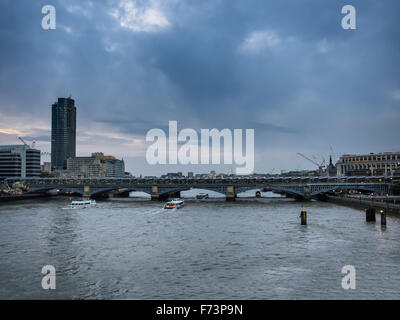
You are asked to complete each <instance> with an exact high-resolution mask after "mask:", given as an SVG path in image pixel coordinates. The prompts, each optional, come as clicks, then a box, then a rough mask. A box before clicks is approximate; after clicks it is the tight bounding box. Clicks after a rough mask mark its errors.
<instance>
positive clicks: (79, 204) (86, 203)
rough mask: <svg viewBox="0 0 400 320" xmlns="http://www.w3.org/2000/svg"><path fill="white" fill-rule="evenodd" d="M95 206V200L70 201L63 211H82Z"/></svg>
mask: <svg viewBox="0 0 400 320" xmlns="http://www.w3.org/2000/svg"><path fill="white" fill-rule="evenodd" d="M94 206H96V200H91V199H83V200H75V201H72V202H71V203H70V204H69V205H68V206H66V207H65V208H63V209H83V208H89V207H94Z"/></svg>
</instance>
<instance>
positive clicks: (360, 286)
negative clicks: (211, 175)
mask: <svg viewBox="0 0 400 320" xmlns="http://www.w3.org/2000/svg"><path fill="white" fill-rule="evenodd" d="M65 201H66V200H65V199H60V198H58V199H51V200H32V201H23V202H17V203H3V204H0V298H2V299H20V298H94V299H101V298H111V299H112V298H118V299H119V298H122V299H125V298H127V299H267V298H269V299H306V298H309V299H337V298H343V299H360V298H361V299H365V298H367V299H377V298H384V299H394V298H396V299H399V298H400V273H399V272H398V269H399V266H400V218H399V217H398V216H388V218H387V223H388V226H387V228H386V230H382V228H381V226H380V225H379V217H378V219H377V223H376V224H367V223H366V222H365V216H364V213H363V212H362V211H361V210H356V209H351V208H347V207H343V206H338V205H334V204H330V203H321V202H309V203H299V202H294V201H292V200H289V199H279V198H276V199H252V200H246V199H239V200H238V201H236V202H235V203H227V202H224V201H222V200H218V199H210V200H208V201H197V200H187V201H186V206H185V207H184V208H183V209H180V210H177V211H164V210H161V207H162V203H160V202H152V201H147V200H138V199H136V200H135V199H118V200H117V199H113V200H107V201H102V202H98V207H97V208H88V209H82V210H62V207H63V206H64V205H65ZM302 209H305V210H307V212H308V225H307V226H301V225H300V222H299V213H300V211H301V210H302ZM48 264H50V265H54V266H55V268H56V270H57V280H56V284H57V289H56V290H48V291H46V290H43V289H42V287H41V279H42V274H41V269H42V266H44V265H48ZM348 264H350V265H354V266H355V268H356V271H357V274H356V281H357V282H356V285H357V287H356V290H353V291H351V290H349V291H345V290H343V289H342V287H341V281H342V277H343V276H344V275H343V274H341V269H342V267H343V266H344V265H348Z"/></svg>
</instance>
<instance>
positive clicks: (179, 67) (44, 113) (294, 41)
mask: <svg viewBox="0 0 400 320" xmlns="http://www.w3.org/2000/svg"><path fill="white" fill-rule="evenodd" d="M124 3H125V4H126V3H128V1H127V0H126V1H125V0H123V1H119V0H115V1H111V0H110V1H52V3H51V4H53V5H54V6H55V7H56V9H57V29H56V30H54V31H44V30H42V29H41V27H40V22H41V18H42V15H41V13H40V11H41V7H42V6H43V5H44V4H48V3H43V2H41V1H22V0H17V1H7V0H6V1H2V2H1V4H0V16H1V19H0V30H1V31H0V40H1V43H2V50H1V53H0V55H1V56H0V58H1V59H0V114H7V115H10V116H11V115H12V116H14V117H18V116H21V117H22V116H23V117H26V118H29V119H32V121H35V119H42V118H43V117H47V119H48V121H49V119H50V118H49V113H50V105H51V103H53V102H54V101H55V100H56V99H57V97H58V96H68V95H70V94H71V95H72V97H73V98H75V100H76V105H77V108H78V125H79V127H80V129H81V130H83V129H86V128H92V127H96V130H102V131H103V133H107V132H109V133H122V134H126V135H127V137H138V136H140V137H143V136H144V135H145V134H146V132H147V131H148V130H150V129H152V128H161V129H164V130H167V126H168V120H178V126H179V127H180V128H187V127H191V128H194V129H196V130H199V129H200V128H214V127H215V128H220V129H222V128H254V129H255V131H256V153H257V154H259V155H260V156H258V158H256V160H257V161H259V163H262V164H260V165H261V168H268V166H269V165H268V164H265V163H266V162H265V161H262V159H261V155H262V156H263V157H264V156H265V155H264V154H263V152H264V151H265V150H266V149H268V148H278V147H279V148H281V147H282V146H284V147H286V148H288V149H291V150H293V147H296V148H299V150H297V151H301V150H307V151H308V150H310V151H312V152H313V153H316V154H317V153H319V154H321V153H326V152H329V145H334V146H335V148H336V149H337V150H338V152H374V151H385V150H394V149H399V148H400V146H399V143H398V129H397V123H398V121H400V115H399V114H400V112H399V110H400V105H399V104H400V98H396V97H398V95H396V94H395V92H397V91H396V90H400V80H399V79H400V65H399V63H398V57H399V56H400V44H399V40H398V39H399V36H400V34H399V33H400V31H399V30H400V22H399V21H400V20H399V18H400V17H399V12H400V10H399V9H400V3H399V2H398V1H395V0H383V1H372V0H363V1H360V0H352V1H350V2H349V1H341V0H332V1H317V0H304V1H298V0H286V1H265V0H259V1H257V0H252V1H239V0H237V1H222V0H212V1H211V0H210V1H183V0H181V1H179V0H167V1H156V0H152V1H136V2H135V4H136V8H138V9H140V10H139V12H142V13H143V12H146V11H145V10H147V9H149V8H150V9H154V10H155V11H152V14H153V15H152V17H153V18H154V13H155V12H156V17H157V19H158V20H157V19H156V20H157V24H155V25H154V24H153V25H152V24H151V23H150V24H149V20H146V19H147V18H146V16H145V15H144V16H143V17H139V18H138V19H136V20H132V19H131V20H129V16H127V15H125V16H124V11H123V10H124V7H123V4H124ZM132 3H133V2H132ZM49 4H50V3H49ZM121 4H122V5H121ZM345 4H352V5H354V6H355V7H356V9H357V28H358V29H357V30H348V31H345V30H343V29H342V28H341V26H340V21H341V18H342V16H343V15H342V14H341V13H340V11H341V8H342V6H343V5H345ZM125 14H126V12H125ZM157 14H159V15H158V16H157ZM124 18H125V20H122V19H124ZM146 21H147V22H146ZM152 21H153V22H154V20H152ZM146 23H147V25H146ZM376 121H379V123H376ZM1 125H2V126H4V124H3V123H2V124H1ZM32 125H33V124H32ZM27 126H29V123H27ZM97 126H101V128H97ZM0 127H1V126H0ZM371 127H372V128H380V127H381V129H379V130H371ZM371 131H373V133H372V132H371ZM43 136H44V137H46V135H38V136H37V137H42V138H43ZM32 137H35V136H33V135H32ZM93 141H95V139H94V140H93ZM269 150H270V149H269ZM276 150H278V149H276ZM277 152H280V151H277ZM282 152H283V151H282ZM282 157H286V155H284V154H283V153H282ZM287 157H289V156H287ZM292 157H296V155H295V151H294V153H293V155H292ZM285 165H288V166H290V159H289V158H288V159H287V161H286V162H285Z"/></svg>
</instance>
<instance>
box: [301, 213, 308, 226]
mask: <svg viewBox="0 0 400 320" xmlns="http://www.w3.org/2000/svg"><path fill="white" fill-rule="evenodd" d="M300 218H301V225H303V226H305V225H306V224H307V211H302V212H301V213H300Z"/></svg>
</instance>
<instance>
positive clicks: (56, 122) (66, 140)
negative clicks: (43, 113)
mask: <svg viewBox="0 0 400 320" xmlns="http://www.w3.org/2000/svg"><path fill="white" fill-rule="evenodd" d="M75 154H76V108H75V101H74V100H73V99H71V98H58V101H57V102H55V103H53V105H52V111H51V168H52V170H58V169H66V168H67V158H69V157H75Z"/></svg>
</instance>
